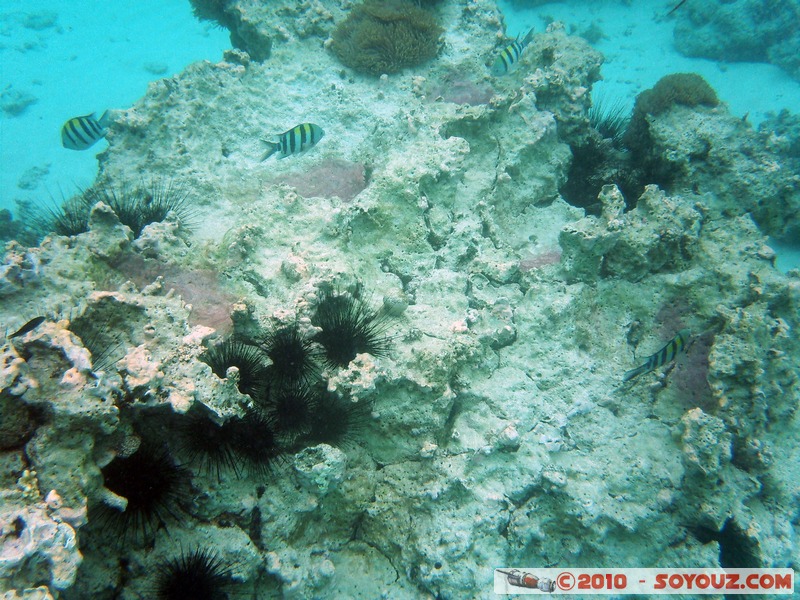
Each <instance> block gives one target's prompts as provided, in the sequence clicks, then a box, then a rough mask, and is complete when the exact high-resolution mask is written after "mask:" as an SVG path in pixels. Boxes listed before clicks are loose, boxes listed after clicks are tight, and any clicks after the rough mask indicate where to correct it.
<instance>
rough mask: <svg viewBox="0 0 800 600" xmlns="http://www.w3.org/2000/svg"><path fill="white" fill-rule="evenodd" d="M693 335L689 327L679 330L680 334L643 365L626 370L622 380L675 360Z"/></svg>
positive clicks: (628, 379)
mask: <svg viewBox="0 0 800 600" xmlns="http://www.w3.org/2000/svg"><path fill="white" fill-rule="evenodd" d="M691 336H692V332H691V331H689V330H688V329H681V330H680V331H679V332H678V335H676V336H675V337H674V338H672V339H671V340H670V341H669V342H667V345H666V346H664V347H663V348H662V349H661V350H659V351H658V352H656V353H655V354H653V355H652V356H650V357H648V359H647V361H646V362H645V363H644V364H643V365H642V366H640V367H636V368H635V369H631V370H630V371H628V372H626V373H625V375H624V376H623V378H622V381H623V382H624V381H630V380H631V379H633V378H634V377H638V376H639V375H641V374H642V373H649V372H650V371H652V370H654V369H657V368H658V367H660V366H662V365H665V364H667V363H668V362H671V361H673V360H675V357H676V356H678V354H680V353H681V352H683V351H684V350H685V349H686V344H687V343H688V341H689V339H690V338H691Z"/></svg>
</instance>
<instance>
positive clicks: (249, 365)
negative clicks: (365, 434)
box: [97, 291, 390, 599]
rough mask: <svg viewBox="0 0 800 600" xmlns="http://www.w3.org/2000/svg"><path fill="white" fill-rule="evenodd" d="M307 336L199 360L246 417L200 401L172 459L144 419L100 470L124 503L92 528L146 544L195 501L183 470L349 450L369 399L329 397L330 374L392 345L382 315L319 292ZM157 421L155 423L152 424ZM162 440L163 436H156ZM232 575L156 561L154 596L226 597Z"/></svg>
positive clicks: (295, 330) (254, 470)
mask: <svg viewBox="0 0 800 600" xmlns="http://www.w3.org/2000/svg"><path fill="white" fill-rule="evenodd" d="M311 322H312V324H313V325H314V326H315V327H314V328H313V329H314V330H316V331H317V333H315V334H311V335H306V334H304V332H303V331H302V329H301V328H300V326H299V325H298V323H297V322H294V323H290V324H285V323H284V324H279V325H274V326H273V327H271V328H270V329H269V330H268V331H266V332H263V333H262V334H260V336H258V338H257V339H255V340H253V341H249V342H246V341H243V340H239V339H236V338H233V339H228V340H224V341H222V342H221V343H219V344H216V345H214V346H212V347H210V348H209V349H208V350H207V351H206V352H205V354H204V355H203V357H202V359H203V361H204V362H206V363H207V364H208V365H209V366H210V367H211V370H212V371H213V372H214V373H215V374H216V375H217V376H218V377H220V378H226V377H227V376H228V375H229V374H231V371H230V370H231V368H232V367H235V368H236V371H238V379H237V380H236V381H237V385H238V388H239V390H240V391H241V392H242V393H244V394H247V395H249V396H250V397H251V399H252V403H251V404H252V406H253V407H254V408H249V409H247V410H245V412H244V416H241V417H234V418H230V419H228V420H226V421H220V420H219V419H217V418H216V415H214V414H213V412H212V411H211V410H210V409H208V408H206V407H205V406H204V405H202V404H199V403H198V404H196V405H195V406H193V407H192V408H191V409H190V411H189V412H188V414H187V415H184V416H180V417H177V416H175V417H174V418H176V419H179V433H178V435H177V437H176V440H175V441H177V446H178V448H177V449H178V452H179V456H180V457H181V458H183V459H184V461H185V464H183V463H181V462H179V461H177V460H175V459H174V458H173V457H172V456H171V454H170V453H169V451H168V449H167V448H168V445H167V444H166V443H164V440H163V438H164V435H160V434H159V432H158V427H156V426H153V425H152V424H148V423H147V419H146V418H145V419H140V422H139V423H138V427H137V429H141V431H143V432H145V434H144V435H140V440H141V441H140V444H139V447H138V448H137V449H136V450H135V451H133V452H131V453H130V454H127V455H125V456H120V457H117V458H116V459H114V460H113V461H111V462H110V463H109V464H108V465H106V466H105V467H104V468H103V469H102V473H103V479H104V485H105V488H106V489H107V490H109V491H110V492H112V493H113V494H114V495H115V496H117V497H119V498H123V499H124V500H125V505H124V510H120V507H111V506H108V505H107V504H106V503H105V502H104V503H101V504H100V506H98V507H97V510H98V513H97V517H98V519H97V522H98V523H99V525H100V526H101V527H103V528H105V527H109V526H111V527H113V528H114V529H115V534H117V535H116V539H117V540H118V541H119V542H120V543H121V544H126V543H127V542H128V541H138V542H140V543H146V544H147V543H152V542H153V538H154V535H155V533H156V531H157V530H158V529H159V528H162V527H163V528H166V527H167V524H168V522H170V521H173V522H174V521H178V522H179V521H181V520H182V517H183V514H184V513H185V512H186V510H187V508H188V506H187V505H188V504H189V502H190V500H191V498H192V491H191V485H190V479H191V472H190V470H189V469H188V468H187V465H192V466H194V467H195V468H197V469H199V470H201V471H204V472H205V473H206V474H211V473H213V474H215V475H216V476H217V478H218V479H220V478H221V475H222V472H223V471H224V470H225V471H229V472H232V473H233V474H234V475H235V476H236V477H242V476H244V475H246V474H250V475H253V476H257V477H258V476H264V475H267V474H269V473H270V472H271V471H272V468H273V466H274V465H275V464H276V462H278V461H279V460H280V458H281V456H283V455H284V454H286V453H287V452H293V451H296V450H298V449H300V448H302V447H305V446H308V445H312V444H317V443H327V444H330V445H333V446H339V447H347V446H350V445H351V444H352V443H353V442H354V436H355V435H356V434H357V432H358V431H359V430H360V429H361V428H363V426H364V425H365V424H366V422H367V420H368V419H369V414H370V410H371V407H370V405H369V404H368V403H366V402H352V401H351V400H350V399H349V398H346V397H340V396H338V395H336V394H333V393H331V392H328V390H327V385H326V381H325V373H326V371H332V370H334V369H336V368H340V367H345V366H347V364H349V362H350V361H351V360H352V359H353V358H355V356H356V355H357V354H359V353H369V354H372V355H375V356H380V355H383V354H385V353H386V352H387V351H388V350H389V347H390V336H388V335H387V334H386V330H387V325H388V324H387V321H386V318H385V316H384V315H383V314H382V313H381V312H379V311H375V310H372V309H371V308H370V307H369V305H368V303H367V302H366V301H365V300H364V299H363V298H362V297H361V296H360V294H359V293H355V294H350V293H344V292H339V291H324V292H321V294H320V297H319V301H318V303H317V307H316V311H315V312H314V314H313V316H312V319H311ZM156 421H157V419H156ZM162 433H163V432H162ZM231 583H232V579H231V572H230V571H229V570H227V569H226V568H224V565H223V564H222V562H221V560H220V558H219V557H218V556H217V555H216V554H215V553H213V552H211V551H209V550H205V549H197V550H194V551H193V552H190V553H182V554H181V555H180V556H179V557H178V558H176V559H174V560H171V561H168V562H165V563H162V564H161V565H160V567H159V570H158V573H157V577H156V582H155V585H156V588H155V589H154V590H153V594H154V596H155V597H158V598H165V599H179V598H200V599H202V598H209V599H212V598H224V597H227V591H226V590H228V589H229V587H230V585H231Z"/></svg>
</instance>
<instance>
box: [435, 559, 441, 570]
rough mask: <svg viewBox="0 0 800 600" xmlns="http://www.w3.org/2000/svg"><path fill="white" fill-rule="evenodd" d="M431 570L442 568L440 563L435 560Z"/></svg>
mask: <svg viewBox="0 0 800 600" xmlns="http://www.w3.org/2000/svg"><path fill="white" fill-rule="evenodd" d="M433 568H434V569H441V568H442V563H440V562H439V561H438V560H437V561H436V562H435V563H433Z"/></svg>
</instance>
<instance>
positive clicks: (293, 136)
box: [261, 123, 325, 161]
mask: <svg viewBox="0 0 800 600" xmlns="http://www.w3.org/2000/svg"><path fill="white" fill-rule="evenodd" d="M324 135H325V132H324V131H323V130H322V127H320V126H319V125H314V123H301V124H300V125H297V126H295V127H292V128H291V129H290V130H289V131H285V132H283V133H281V134H280V135H276V136H275V137H274V138H272V139H271V140H265V142H266V143H267V144H269V145H270V148H269V150H267V152H266V154H264V156H263V157H262V158H261V160H262V161H264V160H267V159H268V158H269V157H270V156H272V155H273V154H275V153H276V152H279V154H278V158H279V159H280V158H286V157H287V156H292V155H295V154H300V153H301V152H305V151H306V150H308V149H309V148H311V147H312V146H314V145H316V143H317V142H318V141H320V140H321V139H322V136H324Z"/></svg>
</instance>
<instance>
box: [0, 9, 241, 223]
mask: <svg viewBox="0 0 800 600" xmlns="http://www.w3.org/2000/svg"><path fill="white" fill-rule="evenodd" d="M228 47H230V37H229V34H228V32H227V31H225V30H223V29H222V28H220V27H215V26H213V25H211V24H210V23H201V22H200V21H198V20H197V19H196V18H195V17H194V15H193V14H192V8H191V5H190V4H189V2H188V0H143V1H138V0H137V1H134V0H120V1H118V2H87V1H83V2H61V1H59V0H33V1H31V2H25V3H20V2H13V1H11V0H3V2H0V69H1V71H0V77H2V89H1V90H0V92H1V93H2V94H3V98H2V99H0V107H5V108H4V110H0V165H2V168H1V169H0V208H8V209H11V210H12V211H13V208H14V204H15V201H16V200H27V201H31V202H33V203H34V205H40V204H41V203H44V202H50V199H51V197H53V198H55V199H57V200H59V201H60V200H61V196H62V194H61V192H62V191H63V193H64V195H67V196H69V195H71V194H72V193H73V192H74V190H75V188H76V186H79V187H81V188H86V187H88V186H90V185H91V183H92V181H93V180H94V177H95V175H96V174H97V160H96V158H95V156H96V155H97V154H98V153H100V152H102V151H103V150H104V149H105V147H106V146H107V143H106V142H105V141H100V142H99V143H97V144H96V145H95V146H93V147H92V148H90V149H89V150H86V151H82V152H75V151H72V150H67V149H65V148H63V147H62V146H61V126H62V124H63V123H64V122H65V121H66V120H67V119H69V118H71V117H75V116H78V115H85V114H88V113H92V112H96V113H97V115H98V116H99V115H100V114H102V113H103V111H105V110H106V109H126V108H129V107H130V106H131V105H132V104H133V103H134V102H135V101H136V100H138V99H139V98H140V97H142V96H143V95H144V93H145V91H146V89H147V85H148V83H149V82H151V81H154V80H156V79H158V78H160V77H169V76H171V75H173V74H175V73H179V72H180V71H182V70H183V69H184V68H185V67H186V66H187V65H188V64H190V63H192V62H194V61H198V60H211V61H215V62H216V61H218V60H220V59H221V58H222V52H223V50H225V49H226V48H228Z"/></svg>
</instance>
